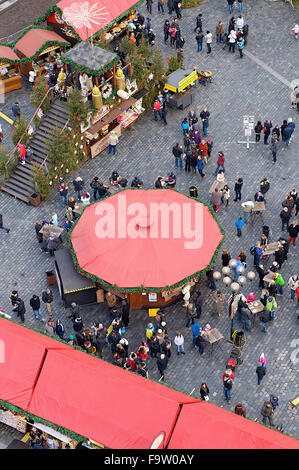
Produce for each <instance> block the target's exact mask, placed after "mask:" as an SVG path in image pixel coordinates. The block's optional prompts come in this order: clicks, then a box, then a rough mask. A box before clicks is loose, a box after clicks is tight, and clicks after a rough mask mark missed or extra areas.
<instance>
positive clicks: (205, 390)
mask: <svg viewBox="0 0 299 470" xmlns="http://www.w3.org/2000/svg"><path fill="white" fill-rule="evenodd" d="M199 393H200V398H201V400H202V401H209V400H210V397H209V393H210V390H209V387H208V386H207V384H206V383H205V382H203V383H202V384H201V386H200V389H199Z"/></svg>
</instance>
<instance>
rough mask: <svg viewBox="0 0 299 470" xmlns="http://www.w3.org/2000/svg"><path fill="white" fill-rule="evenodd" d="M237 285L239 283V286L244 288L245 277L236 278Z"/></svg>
mask: <svg viewBox="0 0 299 470" xmlns="http://www.w3.org/2000/svg"><path fill="white" fill-rule="evenodd" d="M238 283H239V284H240V285H241V286H244V284H245V283H246V277H245V276H239V277H238Z"/></svg>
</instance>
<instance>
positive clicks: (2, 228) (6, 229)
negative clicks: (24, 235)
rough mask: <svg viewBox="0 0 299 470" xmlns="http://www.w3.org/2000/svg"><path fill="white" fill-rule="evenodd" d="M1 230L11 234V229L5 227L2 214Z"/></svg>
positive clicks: (0, 220)
mask: <svg viewBox="0 0 299 470" xmlns="http://www.w3.org/2000/svg"><path fill="white" fill-rule="evenodd" d="M0 229H1V230H4V232H6V233H9V232H10V228H7V227H4V225H3V215H2V214H0Z"/></svg>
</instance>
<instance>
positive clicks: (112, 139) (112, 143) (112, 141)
mask: <svg viewBox="0 0 299 470" xmlns="http://www.w3.org/2000/svg"><path fill="white" fill-rule="evenodd" d="M108 144H109V153H111V152H112V150H113V155H115V154H116V145H117V144H118V137H117V134H116V132H115V131H111V132H110V134H109V137H108Z"/></svg>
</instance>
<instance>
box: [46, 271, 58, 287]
mask: <svg viewBox="0 0 299 470" xmlns="http://www.w3.org/2000/svg"><path fill="white" fill-rule="evenodd" d="M46 278H47V284H48V286H52V285H53V284H55V283H56V274H55V273H54V271H47V272H46Z"/></svg>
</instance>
